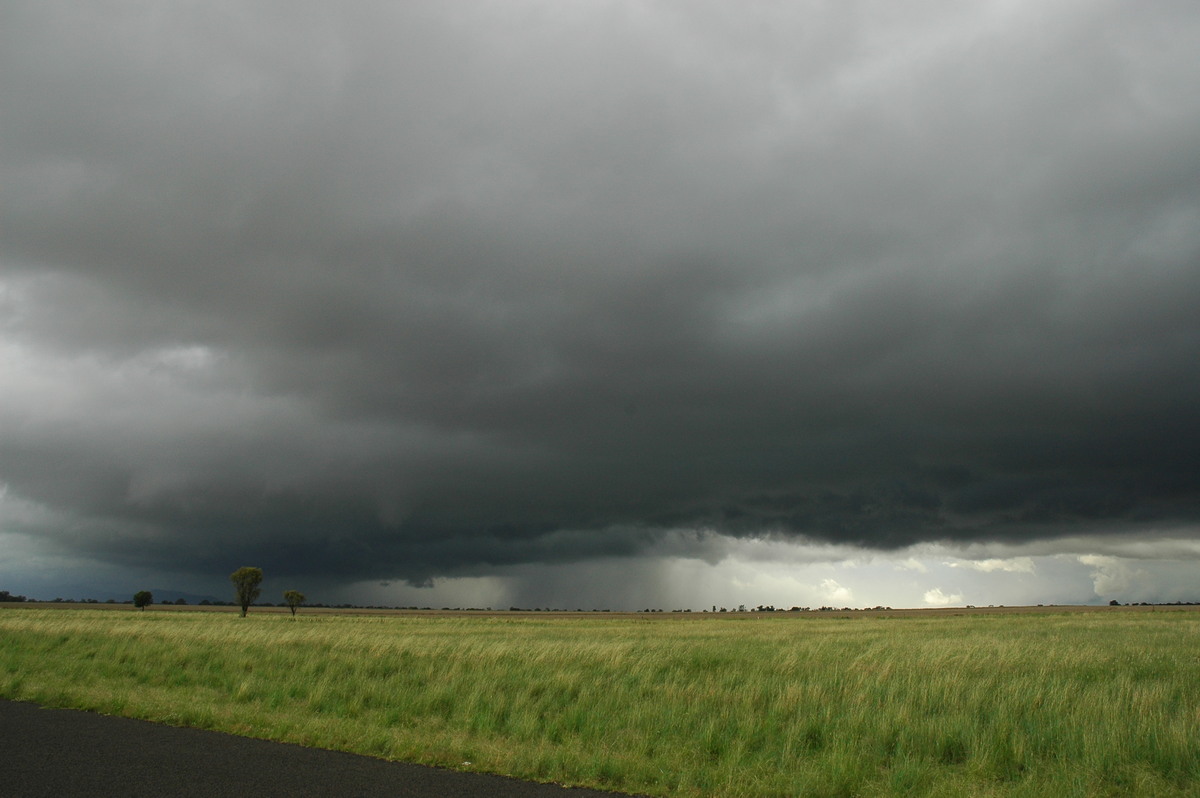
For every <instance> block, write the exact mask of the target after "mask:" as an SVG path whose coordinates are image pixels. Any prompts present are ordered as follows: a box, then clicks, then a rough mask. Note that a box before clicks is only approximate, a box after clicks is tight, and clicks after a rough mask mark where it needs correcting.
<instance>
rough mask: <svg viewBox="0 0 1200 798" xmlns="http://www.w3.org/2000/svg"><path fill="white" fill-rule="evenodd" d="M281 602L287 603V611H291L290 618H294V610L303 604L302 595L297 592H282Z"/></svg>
mask: <svg viewBox="0 0 1200 798" xmlns="http://www.w3.org/2000/svg"><path fill="white" fill-rule="evenodd" d="M283 600H284V601H286V602H287V605H288V609H289V610H291V611H292V617H293V618H295V617H296V608H297V607H299V606H300V605H301V604H303V603H304V594H303V593H301V592H300V591H299V590H285V591H283Z"/></svg>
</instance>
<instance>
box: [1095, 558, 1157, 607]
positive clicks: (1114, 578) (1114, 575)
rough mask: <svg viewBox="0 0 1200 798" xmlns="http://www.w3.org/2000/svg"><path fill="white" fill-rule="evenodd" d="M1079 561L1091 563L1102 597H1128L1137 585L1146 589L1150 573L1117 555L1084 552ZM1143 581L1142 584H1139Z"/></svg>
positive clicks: (1097, 592) (1141, 588) (1096, 588)
mask: <svg viewBox="0 0 1200 798" xmlns="http://www.w3.org/2000/svg"><path fill="white" fill-rule="evenodd" d="M1079 562H1081V563H1083V564H1084V565H1090V566H1091V567H1092V568H1093V570H1092V573H1091V577H1092V585H1093V586H1094V587H1095V590H1096V595H1097V596H1100V597H1101V598H1112V597H1121V596H1124V597H1127V596H1128V595H1129V593H1130V592H1131V590H1133V589H1134V588H1135V587H1137V588H1138V589H1139V592H1141V591H1142V590H1144V589H1145V587H1146V582H1147V581H1149V574H1147V572H1146V570H1145V569H1143V568H1135V567H1133V566H1130V565H1129V564H1128V563H1125V562H1123V561H1121V560H1119V559H1117V558H1116V557H1108V556H1105V555H1101V554H1083V555H1080V557H1079ZM1138 583H1141V584H1138Z"/></svg>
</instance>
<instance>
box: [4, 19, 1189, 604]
mask: <svg viewBox="0 0 1200 798" xmlns="http://www.w3.org/2000/svg"><path fill="white" fill-rule="evenodd" d="M1197 41H1200V6H1197V5H1196V4H1195V3H1194V2H1190V0H1177V1H1176V0H1151V2H1143V1H1142V0H1136V1H1135V0H1127V1H1126V2H1114V1H1113V0H1060V1H1059V2H1054V3H1046V2H1041V0H978V1H977V2H972V3H960V2H954V1H953V0H941V1H928V2H926V1H921V0H918V1H916V2H906V3H894V2H890V1H889V0H875V1H871V0H844V1H839V2H816V1H815V0H814V1H811V2H754V3H726V2H706V1H705V0H686V1H685V0H663V1H662V2H619V1H617V0H580V1H579V2H571V3H562V2H557V1H554V2H551V1H549V0H544V1H532V0H504V2H483V1H482V0H478V1H471V2H461V3H459V2H456V3H443V2H433V0H428V1H422V0H414V2H406V3H390V2H387V3H385V2H361V3H351V4H345V3H314V2H295V1H294V0H287V2H283V1H282V0H280V1H279V2H270V1H269V0H262V1H261V2H251V3H246V2H219V1H216V0H205V1H204V2H191V3H189V2H180V3H171V4H161V3H152V2H96V3H84V4H80V3H76V2H53V1H52V0H28V1H27V2H26V1H24V0H11V1H10V2H5V3H4V4H3V6H2V7H0V588H3V589H7V590H9V591H10V592H12V593H20V594H27V595H30V596H33V597H38V598H54V597H68V598H69V597H85V596H92V597H98V598H103V597H105V596H108V595H112V596H115V597H117V598H121V597H128V596H132V593H133V592H134V591H136V590H140V589H159V590H167V589H169V590H177V591H182V592H189V593H192V594H196V595H214V596H219V597H225V598H232V589H231V586H230V585H229V581H228V575H229V574H230V573H231V572H232V571H233V570H235V569H236V568H238V567H240V566H243V565H255V566H258V567H261V568H263V569H264V572H265V573H266V581H265V582H264V593H263V598H264V600H271V599H272V597H274V599H275V600H278V599H279V595H277V594H281V592H282V590H284V589H289V588H294V589H299V590H301V591H302V592H304V593H306V595H308V597H309V599H310V601H321V602H326V603H341V602H352V603H372V604H374V603H378V604H386V605H399V606H408V605H416V606H438V607H440V606H477V607H483V606H493V607H508V606H521V607H551V608H568V609H575V608H583V609H593V608H611V609H614V610H617V609H641V608H643V607H658V608H665V609H672V608H691V609H695V610H700V609H711V608H713V607H721V606H727V607H730V608H733V607H735V606H737V605H742V604H744V605H747V606H757V605H772V606H778V607H790V606H812V607H817V606H822V605H829V606H838V607H841V606H852V607H859V606H876V605H883V606H896V607H919V606H960V605H965V604H975V605H980V606H985V605H988V604H1007V605H1014V604H1036V603H1046V604H1051V603H1104V602H1107V601H1109V600H1112V599H1117V600H1119V601H1121V602H1123V603H1124V602H1129V601H1151V602H1154V601H1181V600H1182V601H1196V600H1200V456H1197V453H1198V452H1200V367H1198V366H1200V360H1198V358H1197V353H1200V313H1197V312H1196V309H1197V308H1200V62H1197V59H1196V42H1197Z"/></svg>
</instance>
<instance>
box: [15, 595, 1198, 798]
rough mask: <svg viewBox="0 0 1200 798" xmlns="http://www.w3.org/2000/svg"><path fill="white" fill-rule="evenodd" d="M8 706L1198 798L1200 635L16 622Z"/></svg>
mask: <svg viewBox="0 0 1200 798" xmlns="http://www.w3.org/2000/svg"><path fill="white" fill-rule="evenodd" d="M0 696H3V697H7V698H14V699H22V700H29V701H37V702H41V703H45V704H49V705H54V706H65V707H77V708H84V709H91V710H96V711H100V712H106V713H114V714H122V715H130V716H134V717H141V718H147V719H150V720H156V721H163V722H167V723H174V724H179V725H188V726H197V727H201V728H210V729H220V730H223V731H229V732H234V733H236V734H244V735H250V736H255V737H264V738H270V739H276V740H286V741H291V742H297V743H302V744H305V745H313V746H320V747H325V748H335V749H341V750H346V751H355V752H359V753H363V754H369V755H372V756H379V757H385V758H390V759H400V760H407V761H415V762H423V763H428V764H435V765H443V766H449V767H458V768H469V769H473V770H484V771H490V772H497V773H505V774H508V775H512V776H517V777H523V778H532V779H538V780H543V781H557V782H561V783H564V784H572V785H588V786H593V787H599V788H602V789H612V790H623V791H628V792H642V793H647V794H652V795H706V796H707V795H714V796H716V795H720V796H756V797H757V796H784V795H786V796H794V795H804V796H888V795H895V796H963V795H980V796H1033V795H1053V796H1055V798H1067V796H1106V795H1111V796H1127V795H1145V796H1185V795H1190V796H1195V795H1200V614H1198V613H1191V612H1157V613H1146V612H1143V613H1132V612H1129V613H1126V612H1117V613H1108V612H1104V613H1089V614H1066V613H1062V614H1054V613H1049V612H1048V613H1046V614H992V615H962V616H936V617H907V618H880V617H863V616H859V617H855V618H852V619H840V618H799V617H796V616H782V615H776V616H768V617H765V618H764V617H753V618H751V617H737V618H733V617H730V618H717V617H715V616H710V617H708V618H704V619H694V620H674V619H671V618H658V619H654V620H650V619H641V618H636V617H627V616H613V617H605V618H579V617H574V618H559V617H553V616H546V617H537V618H535V617H528V616H513V617H505V616H503V615H501V616H488V617H454V616H394V617H349V616H335V615H316V614H307V615H306V614H303V613H302V614H301V615H300V616H299V617H298V618H297V619H295V620H294V621H293V619H291V618H290V617H287V616H285V615H269V614H265V613H263V614H258V615H255V614H254V613H252V614H251V616H250V617H249V618H245V619H241V618H237V617H235V616H234V615H232V614H226V613H199V612H196V613H192V612H154V611H151V612H146V613H135V612H121V611H117V610H111V611H105V610H78V611H76V610H60V609H53V610H52V609H20V610H0ZM465 763H470V764H469V765H468V764H465Z"/></svg>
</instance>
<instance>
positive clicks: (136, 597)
mask: <svg viewBox="0 0 1200 798" xmlns="http://www.w3.org/2000/svg"><path fill="white" fill-rule="evenodd" d="M153 603H154V594H153V593H151V592H150V591H149V590H139V591H138V592H136V593H134V594H133V606H135V607H137V608H138V609H139V610H141V611H142V612H145V611H146V607H148V606H150V605H151V604H153Z"/></svg>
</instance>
